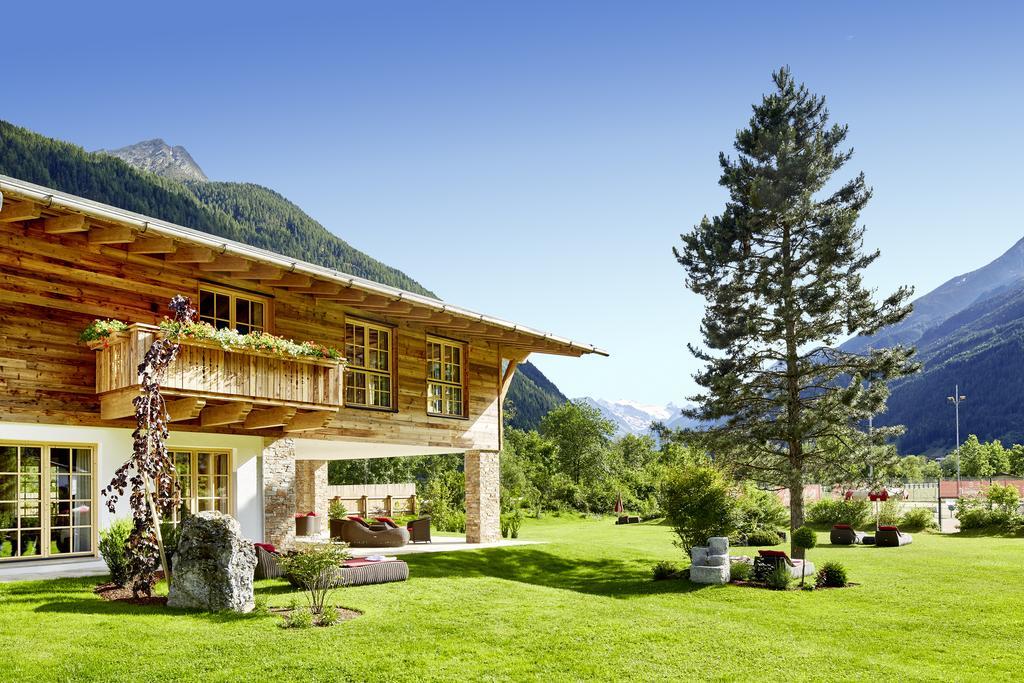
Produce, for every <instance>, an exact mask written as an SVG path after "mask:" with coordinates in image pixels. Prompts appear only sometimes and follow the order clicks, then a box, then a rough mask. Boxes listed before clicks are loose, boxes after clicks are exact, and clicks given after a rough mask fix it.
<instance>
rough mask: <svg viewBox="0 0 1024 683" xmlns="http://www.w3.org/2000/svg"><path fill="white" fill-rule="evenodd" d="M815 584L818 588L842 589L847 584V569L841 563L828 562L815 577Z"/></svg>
mask: <svg viewBox="0 0 1024 683" xmlns="http://www.w3.org/2000/svg"><path fill="white" fill-rule="evenodd" d="M814 584H815V585H816V586H817V587H818V588H842V587H843V586H845V585H846V584H847V581H846V567H844V566H843V565H842V564H840V563H839V562H826V563H825V564H823V565H821V569H819V570H818V573H817V575H815V578H814Z"/></svg>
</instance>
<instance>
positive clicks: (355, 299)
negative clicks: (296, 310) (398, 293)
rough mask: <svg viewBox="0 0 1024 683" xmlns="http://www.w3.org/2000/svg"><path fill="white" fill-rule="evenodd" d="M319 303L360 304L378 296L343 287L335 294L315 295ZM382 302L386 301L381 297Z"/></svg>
mask: <svg viewBox="0 0 1024 683" xmlns="http://www.w3.org/2000/svg"><path fill="white" fill-rule="evenodd" d="M315 296H316V300H317V301H335V302H338V303H343V304H344V303H349V304H359V303H362V302H364V301H366V300H367V299H369V298H370V297H371V296H377V295H376V294H367V293H366V292H364V291H362V290H361V289H353V288H352V287H342V288H341V289H340V290H338V291H337V292H334V293H333V294H315ZM379 298H380V300H381V301H384V300H385V299H384V297H379Z"/></svg>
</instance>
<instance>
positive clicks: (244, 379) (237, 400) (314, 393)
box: [91, 323, 344, 431]
mask: <svg viewBox="0 0 1024 683" xmlns="http://www.w3.org/2000/svg"><path fill="white" fill-rule="evenodd" d="M159 335H160V329H159V328H158V327H155V326H153V325H144V324H139V323H137V324H134V325H131V326H130V327H129V328H128V330H127V331H125V332H121V333H117V334H114V335H111V336H110V337H107V338H106V339H105V340H103V341H101V342H95V343H93V344H91V346H92V348H93V349H94V350H95V351H96V393H97V394H98V395H99V396H100V401H101V411H102V416H103V418H104V419H118V418H122V417H128V416H129V415H133V414H134V409H133V408H132V407H131V398H133V397H134V396H137V395H138V393H139V387H140V378H139V375H138V367H139V364H140V363H141V362H142V360H143V358H144V356H145V354H146V351H147V350H148V349H149V347H150V346H151V345H152V344H153V342H154V341H156V340H157V339H158V338H159ZM343 366H344V363H343V362H342V361H337V360H326V359H317V358H295V357H289V356H281V355H278V354H274V353H269V352H264V351H257V350H251V349H224V348H222V347H221V346H220V345H219V344H217V343H215V342H210V341H206V340H200V339H188V338H183V339H181V341H180V350H179V352H178V356H177V358H175V360H174V362H173V363H172V364H171V366H170V367H169V368H168V369H167V374H166V376H165V378H164V381H163V383H162V384H161V390H162V392H163V394H164V395H165V396H167V397H168V412H169V413H170V414H171V418H172V420H188V419H195V418H199V419H200V421H201V423H202V424H203V426H219V425H224V424H233V423H236V422H241V423H243V426H245V427H247V428H250V429H259V428H267V427H284V428H285V429H286V431H302V430H305V429H316V428H319V427H322V426H324V424H326V422H327V420H328V419H329V417H330V415H333V414H334V412H336V411H337V410H338V408H339V407H340V406H341V386H342V369H343ZM178 397H180V398H182V399H189V400H181V401H173V402H172V400H171V399H172V398H178ZM172 403H173V404H174V405H173V406H172ZM227 405H230V406H234V408H232V407H226V406H227ZM172 408H174V409H175V410H172ZM214 409H216V410H214ZM270 409H273V412H271V410H270ZM310 411H312V412H315V413H316V415H308V414H307V413H309V412H310ZM254 416H255V417H254ZM289 425H291V426H292V427H293V429H289ZM311 425H312V426H311Z"/></svg>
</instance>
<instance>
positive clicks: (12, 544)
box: [0, 443, 96, 562]
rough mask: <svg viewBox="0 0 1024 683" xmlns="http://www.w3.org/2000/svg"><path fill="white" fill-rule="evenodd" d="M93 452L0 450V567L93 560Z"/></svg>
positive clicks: (23, 446)
mask: <svg viewBox="0 0 1024 683" xmlns="http://www.w3.org/2000/svg"><path fill="white" fill-rule="evenodd" d="M94 471H95V462H94V450H93V448H91V447H88V446H72V445H57V444H52V445H51V444H32V443H5V444H0V562H2V561H3V560H12V559H18V558H25V557H37V558H46V557H57V556H66V555H83V554H93V547H94V537H95V533H96V513H95V506H94V502H95V488H94V486H95V482H94V481H93V473H94Z"/></svg>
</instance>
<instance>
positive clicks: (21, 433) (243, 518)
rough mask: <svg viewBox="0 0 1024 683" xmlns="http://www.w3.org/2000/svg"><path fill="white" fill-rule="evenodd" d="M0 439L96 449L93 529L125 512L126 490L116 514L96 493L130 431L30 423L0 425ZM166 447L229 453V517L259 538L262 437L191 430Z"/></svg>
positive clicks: (123, 451) (121, 455) (120, 457)
mask: <svg viewBox="0 0 1024 683" xmlns="http://www.w3.org/2000/svg"><path fill="white" fill-rule="evenodd" d="M0 441H6V442H19V441H24V442H41V443H46V444H49V445H54V446H60V445H62V444H76V445H90V446H93V447H95V449H96V463H97V471H96V476H94V487H95V490H96V494H95V495H96V499H95V508H96V510H97V525H98V529H104V528H105V527H107V526H108V525H109V524H110V522H111V521H112V520H113V519H114V518H116V517H127V516H129V515H130V514H131V512H130V510H129V507H128V492H126V495H125V496H124V497H123V498H122V499H121V500H120V501H118V505H117V510H116V512H114V513H113V514H111V513H110V512H109V511H108V510H107V505H106V499H105V498H104V497H103V496H102V494H101V493H100V492H101V491H102V489H104V488H105V487H106V486H107V484H109V483H110V480H111V479H112V478H113V476H114V471H115V470H116V469H117V468H118V467H120V466H121V465H122V464H123V463H124V462H125V460H126V459H127V458H128V455H129V454H130V453H131V449H132V430H131V429H124V428H109V427H79V426H73V425H45V424H35V423H17V422H0ZM167 444H168V447H169V448H171V449H172V450H173V449H174V448H209V449H218V450H230V451H231V454H232V458H231V461H232V470H233V472H232V474H233V477H232V492H231V495H232V508H233V515H234V516H235V517H236V518H237V519H238V521H239V523H240V524H241V525H242V533H244V534H245V535H246V536H247V537H249V538H252V539H256V540H259V539H262V538H263V492H262V484H261V481H260V475H259V472H260V463H259V458H260V457H261V455H262V453H263V438H262V437H256V436H235V435H229V434H203V433H197V432H175V431H174V430H173V429H172V430H171V432H170V438H169V439H168V441H167Z"/></svg>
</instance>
